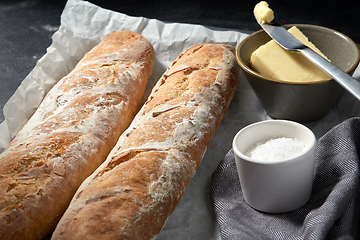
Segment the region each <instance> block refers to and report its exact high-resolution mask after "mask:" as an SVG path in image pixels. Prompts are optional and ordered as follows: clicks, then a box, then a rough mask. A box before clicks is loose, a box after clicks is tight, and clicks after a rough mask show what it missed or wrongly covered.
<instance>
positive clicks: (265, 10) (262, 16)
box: [254, 1, 274, 24]
mask: <svg viewBox="0 0 360 240" xmlns="http://www.w3.org/2000/svg"><path fill="white" fill-rule="evenodd" d="M254 15H255V18H256V20H257V21H258V22H260V23H261V24H265V23H270V22H271V21H272V20H273V19H274V12H273V10H271V9H270V8H269V4H268V3H267V2H265V1H261V2H259V3H258V4H256V5H255V8H254Z"/></svg>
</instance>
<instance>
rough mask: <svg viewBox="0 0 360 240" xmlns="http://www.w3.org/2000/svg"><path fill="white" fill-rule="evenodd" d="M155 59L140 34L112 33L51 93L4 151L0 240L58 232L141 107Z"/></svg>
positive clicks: (0, 171)
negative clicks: (70, 207)
mask: <svg viewBox="0 0 360 240" xmlns="http://www.w3.org/2000/svg"><path fill="white" fill-rule="evenodd" d="M154 57H155V53H154V49H153V47H152V45H151V43H150V42H149V41H148V40H147V39H145V38H144V37H143V36H141V35H140V34H138V33H135V32H130V31H120V32H113V33H111V34H109V35H108V36H106V37H105V38H104V39H103V40H102V41H101V43H100V44H99V45H97V46H95V47H94V48H93V49H92V50H91V51H89V52H88V53H87V54H86V55H85V56H84V57H83V59H82V60H80V61H79V63H78V64H77V65H76V67H75V68H74V69H73V70H72V71H71V72H70V73H69V74H68V75H67V76H65V77H64V78H62V79H61V80H60V81H59V82H58V83H57V84H56V85H55V86H54V87H53V88H52V89H51V90H50V91H49V93H48V94H47V95H46V97H45V98H44V100H43V102H42V103H41V104H40V106H39V108H38V109H37V110H36V112H35V113H34V115H33V116H32V117H31V119H30V120H29V121H28V123H27V124H26V125H25V126H24V128H23V129H22V130H21V131H20V133H19V134H18V135H17V136H16V138H15V139H14V140H13V141H12V142H11V143H10V144H9V146H8V148H7V149H6V150H5V151H4V152H3V153H2V154H1V155H0V209H1V211H0V239H41V238H43V237H45V236H47V235H48V234H50V233H51V232H52V231H53V230H54V228H55V226H56V224H57V222H58V221H59V219H60V217H61V216H62V214H63V213H64V212H65V210H66V208H67V206H68V204H69V203H70V201H71V198H72V197H73V195H74V193H75V192H76V190H77V188H78V187H79V185H80V184H81V183H82V182H83V180H84V179H85V178H86V177H88V176H89V175H90V174H91V173H92V172H93V171H94V170H95V169H96V168H97V167H98V166H99V165H100V164H101V163H102V162H104V161H105V159H106V157H107V155H108V154H109V152H110V151H111V149H112V148H113V147H114V145H115V144H116V142H117V140H118V139H119V136H120V135H121V133H122V132H123V131H124V130H125V129H126V128H127V127H128V126H129V124H130V123H131V121H132V119H133V117H134V116H135V114H136V112H137V111H138V110H139V104H140V101H141V98H142V96H143V93H144V91H145V86H146V84H147V81H148V79H149V77H150V75H151V73H152V69H153V64H154Z"/></svg>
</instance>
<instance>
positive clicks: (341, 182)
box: [211, 118, 360, 240]
mask: <svg viewBox="0 0 360 240" xmlns="http://www.w3.org/2000/svg"><path fill="white" fill-rule="evenodd" d="M359 154H360V118H351V119H348V120H346V121H344V122H342V123H340V124H339V125H337V126H335V127H334V128H333V129H331V130H330V131H329V132H327V133H326V134H325V135H324V136H322V137H321V138H320V139H319V140H318V142H317V147H316V163H315V164H316V166H315V176H314V185H313V191H312V196H311V198H310V200H309V201H308V202H307V203H306V204H305V205H304V206H303V207H301V208H299V209H296V210H294V211H292V212H288V213H281V214H269V213H263V212H259V211H257V210H255V209H253V208H251V207H250V206H249V205H247V203H246V202H245V200H244V198H243V195H242V192H241V186H240V182H239V177H238V174H237V170H236V164H235V160H234V154H233V151H232V150H230V151H229V152H228V153H227V154H226V156H225V157H224V159H223V160H222V161H221V162H220V163H219V165H218V167H217V169H216V170H215V172H214V173H213V175H212V179H211V197H212V203H213V207H214V210H215V215H216V219H217V222H218V224H219V227H220V233H221V237H222V238H223V239H287V240H288V239H314V240H315V239H316V240H320V239H326V240H330V239H341V240H344V239H360V233H359V226H360V194H359V193H360V186H359V185H360V179H359Z"/></svg>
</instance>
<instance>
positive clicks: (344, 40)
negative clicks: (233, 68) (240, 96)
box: [236, 24, 360, 123]
mask: <svg viewBox="0 0 360 240" xmlns="http://www.w3.org/2000/svg"><path fill="white" fill-rule="evenodd" d="M284 27H285V28H286V29H288V31H289V32H290V33H292V34H293V35H294V36H295V37H297V38H298V39H299V38H300V39H299V40H301V41H304V42H306V43H307V44H309V45H310V47H311V48H312V49H313V50H314V51H316V52H318V53H319V54H321V55H322V56H324V57H325V58H327V59H328V60H329V61H331V62H332V63H333V64H335V65H336V66H337V67H339V68H340V69H342V70H343V71H345V72H347V73H348V74H350V75H351V74H352V73H353V72H354V71H355V69H356V67H357V66H358V64H359V57H360V53H359V48H358V46H357V45H356V44H355V43H354V41H352V40H351V39H350V38H349V37H347V36H346V35H344V34H342V33H340V32H338V31H335V30H333V29H330V28H326V27H322V26H316V25H309V24H293V25H290V24H289V25H284ZM236 58H237V61H238V63H239V65H240V67H241V69H242V70H243V73H244V75H245V77H246V78H247V80H248V81H249V83H250V85H251V87H252V88H253V90H254V92H255V94H256V96H257V97H258V98H259V100H260V103H261V104H262V106H263V107H264V109H265V111H266V112H267V113H268V115H269V116H270V117H272V118H274V119H287V120H293V121H297V122H302V123H306V122H312V121H316V120H319V119H321V118H322V117H324V116H325V115H326V114H327V113H328V112H329V111H330V109H332V108H333V107H334V105H335V104H336V103H337V101H338V99H339V97H340V96H341V95H342V93H343V92H344V89H343V88H342V87H341V86H340V85H339V84H338V83H337V82H335V80H333V79H331V77H329V76H328V75H327V74H326V73H325V72H323V71H322V70H321V69H319V68H318V67H317V66H316V65H315V64H313V63H311V62H310V61H309V60H307V59H306V58H305V57H304V56H302V55H301V53H293V52H289V51H287V50H284V49H282V48H281V47H280V46H278V45H277V43H275V42H274V41H273V40H271V38H270V37H269V36H268V35H267V34H266V33H265V32H264V31H263V30H260V31H257V32H254V33H252V34H250V35H249V36H248V37H246V38H245V39H244V40H243V41H242V42H241V43H240V44H239V45H238V47H237V50H236Z"/></svg>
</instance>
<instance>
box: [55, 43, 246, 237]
mask: <svg viewBox="0 0 360 240" xmlns="http://www.w3.org/2000/svg"><path fill="white" fill-rule="evenodd" d="M239 74H240V70H239V67H238V65H237V63H236V61H235V57H234V48H233V47H230V46H228V45H223V44H201V45H194V46H192V47H190V48H189V49H188V50H186V51H185V52H184V53H183V54H181V55H180V56H179V57H178V58H177V59H176V60H175V61H174V62H173V64H172V65H171V67H170V68H168V70H167V72H166V73H165V74H164V75H163V76H162V77H161V79H160V80H159V81H158V83H157V84H156V86H155V87H154V89H153V90H152V93H151V95H150V96H149V98H148V100H147V102H146V103H145V104H144V105H143V107H142V108H141V110H140V111H139V113H138V114H137V115H136V117H135V118H134V121H133V122H132V123H131V125H130V127H129V128H128V129H127V130H126V131H125V132H124V133H123V134H122V136H121V137H120V139H119V141H118V143H117V145H116V146H115V147H114V149H113V150H112V152H111V153H110V155H109V156H108V158H107V160H106V161H105V162H104V164H102V165H101V166H100V167H99V168H98V169H97V170H96V171H95V172H94V173H93V174H92V175H91V176H90V177H89V178H87V179H86V180H85V181H84V182H83V184H82V185H81V186H80V188H79V189H78V191H77V193H76V194H75V196H74V198H73V200H72V202H71V204H70V206H69V208H68V209H67V211H66V212H65V214H64V216H63V217H62V219H61V220H60V222H59V224H58V226H57V228H56V230H55V231H54V234H53V236H52V239H54V240H59V239H67V240H68V239H132V240H133V239H137V240H139V239H152V238H154V237H155V236H156V235H157V234H158V233H159V232H160V231H161V229H162V227H163V225H164V224H165V221H166V220H167V219H168V217H169V216H170V214H171V213H172V212H173V210H174V208H175V206H176V205H177V204H178V203H179V201H180V199H181V197H182V195H183V193H184V192H185V189H186V187H187V186H188V184H189V182H190V180H191V178H192V176H193V175H194V173H195V171H196V170H197V168H198V166H199V164H200V162H201V159H202V157H203V155H204V153H205V151H206V149H207V146H208V145H209V144H210V141H211V139H212V137H213V135H214V134H215V132H216V130H217V128H218V126H219V124H220V122H221V120H222V118H223V116H224V114H225V112H226V110H227V108H228V106H229V104H230V102H231V99H232V97H233V95H234V93H235V91H236V89H237V84H238V79H239Z"/></svg>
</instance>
